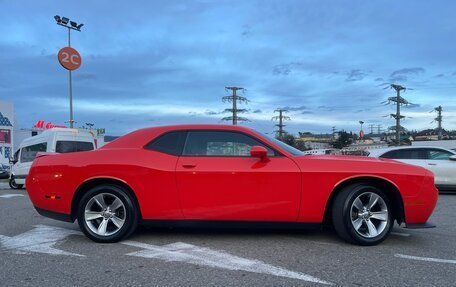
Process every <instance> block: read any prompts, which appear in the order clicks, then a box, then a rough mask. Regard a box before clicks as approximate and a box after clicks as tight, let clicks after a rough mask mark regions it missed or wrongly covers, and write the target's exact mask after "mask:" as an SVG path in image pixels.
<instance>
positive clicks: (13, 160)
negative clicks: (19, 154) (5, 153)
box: [9, 157, 17, 164]
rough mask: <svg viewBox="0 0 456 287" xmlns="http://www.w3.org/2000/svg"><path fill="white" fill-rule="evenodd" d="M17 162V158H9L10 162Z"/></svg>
mask: <svg viewBox="0 0 456 287" xmlns="http://www.w3.org/2000/svg"><path fill="white" fill-rule="evenodd" d="M16 162H17V160H16V159H14V158H12V157H10V159H9V163H10V164H16Z"/></svg>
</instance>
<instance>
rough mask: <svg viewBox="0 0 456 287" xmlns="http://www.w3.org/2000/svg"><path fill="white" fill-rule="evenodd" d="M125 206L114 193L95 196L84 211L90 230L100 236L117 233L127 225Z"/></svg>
mask: <svg viewBox="0 0 456 287" xmlns="http://www.w3.org/2000/svg"><path fill="white" fill-rule="evenodd" d="M125 218H126V209H125V205H124V203H123V202H122V200H120V198H118V197H117V196H116V195H114V194H112V193H99V194H97V195H95V196H93V197H92V198H91V199H90V200H89V201H88V202H87V204H86V206H85V209H84V220H85V223H86V225H87V226H88V227H89V229H90V230H91V231H92V232H93V233H95V234H97V235H99V236H110V235H113V234H115V233H117V232H118V231H119V230H120V229H121V228H122V226H123V225H124V224H125Z"/></svg>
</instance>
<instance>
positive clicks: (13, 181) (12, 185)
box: [9, 177, 24, 189]
mask: <svg viewBox="0 0 456 287" xmlns="http://www.w3.org/2000/svg"><path fill="white" fill-rule="evenodd" d="M9 186H10V187H11V188H12V189H21V188H22V187H23V186H24V185H23V184H17V183H16V181H15V180H14V177H11V178H10V180H9Z"/></svg>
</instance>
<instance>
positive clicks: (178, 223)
mask: <svg viewBox="0 0 456 287" xmlns="http://www.w3.org/2000/svg"><path fill="white" fill-rule="evenodd" d="M141 224H143V225H145V226H150V227H160V228H209V229H256V230H258V229H280V230H290V229H294V230H297V229H298V230H299V229H302V230H319V229H321V228H322V226H323V225H322V224H321V223H301V222H269V221H267V222H266V221H229V220H150V219H147V220H142V221H141Z"/></svg>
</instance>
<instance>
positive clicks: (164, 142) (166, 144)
mask: <svg viewBox="0 0 456 287" xmlns="http://www.w3.org/2000/svg"><path fill="white" fill-rule="evenodd" d="M186 136H187V132H185V131H180V132H169V133H166V134H164V135H161V136H159V137H158V138H156V139H154V140H153V141H152V142H150V143H148V144H147V145H146V146H145V148H146V149H150V150H154V151H159V152H163V153H167V154H171V155H176V156H179V155H181V154H182V148H183V146H184V142H185V137H186Z"/></svg>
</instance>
